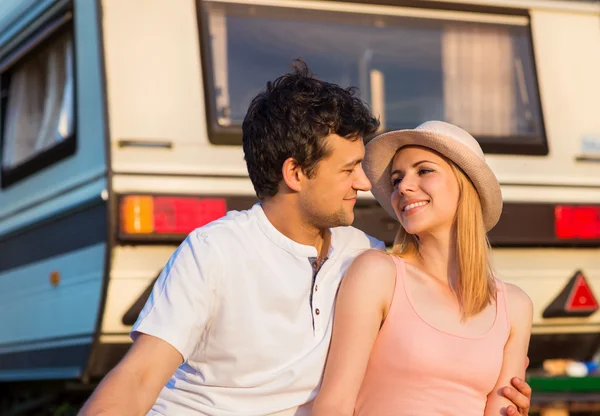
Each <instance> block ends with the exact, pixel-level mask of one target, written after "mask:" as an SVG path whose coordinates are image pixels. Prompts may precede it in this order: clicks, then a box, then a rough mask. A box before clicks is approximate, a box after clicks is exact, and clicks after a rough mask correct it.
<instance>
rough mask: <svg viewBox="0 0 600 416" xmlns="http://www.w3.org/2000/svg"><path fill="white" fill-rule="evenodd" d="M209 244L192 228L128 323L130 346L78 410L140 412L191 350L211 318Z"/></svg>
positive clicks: (213, 286) (214, 260)
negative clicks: (130, 328) (141, 305)
mask: <svg viewBox="0 0 600 416" xmlns="http://www.w3.org/2000/svg"><path fill="white" fill-rule="evenodd" d="M220 261H221V258H220V257H219V256H218V252H217V250H216V248H215V247H214V244H211V243H210V242H209V238H208V235H206V233H203V232H192V233H191V234H190V235H189V236H188V237H187V238H186V239H185V241H184V242H183V243H182V244H181V245H180V246H179V248H178V249H177V250H176V251H175V253H174V254H173V255H172V256H171V258H170V259H169V261H168V262H167V264H166V266H165V268H164V269H163V271H162V273H161V274H160V276H159V277H158V279H157V281H156V283H155V284H154V288H153V289H152V294H151V296H150V298H149V299H148V301H147V302H146V305H145V306H144V309H142V311H141V313H140V316H139V317H138V320H137V321H136V323H135V325H134V326H133V328H132V336H133V339H134V343H133V346H132V347H131V348H130V350H129V352H128V353H127V354H126V355H125V357H123V359H122V360H121V362H120V363H119V364H118V365H117V366H116V367H115V368H114V369H113V370H112V371H111V372H110V373H109V374H107V375H106V377H105V378H104V380H103V381H102V382H101V383H100V385H99V386H98V387H97V389H96V391H95V392H94V394H93V395H92V397H91V398H90V399H89V401H88V403H87V404H86V405H85V407H84V408H83V409H82V410H81V415H84V416H87V415H94V416H96V415H111V416H112V415H128V416H129V415H142V414H146V413H147V412H148V410H150V409H151V408H152V405H153V404H154V402H155V401H156V398H157V397H158V394H159V393H160V390H161V389H162V387H163V386H164V385H165V384H166V383H167V381H168V380H169V378H170V377H171V376H172V375H173V373H174V372H175V370H176V369H177V367H179V366H180V365H181V363H183V362H184V361H185V360H186V359H187V358H188V357H189V356H190V355H191V354H193V352H194V348H195V346H196V344H197V343H198V339H200V337H201V336H202V334H203V332H204V328H205V326H206V322H207V321H208V319H209V318H210V316H211V314H212V310H213V305H214V298H215V296H216V292H217V285H218V283H217V281H218V280H219V276H220V268H219V266H220Z"/></svg>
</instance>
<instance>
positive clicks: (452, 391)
mask: <svg viewBox="0 0 600 416" xmlns="http://www.w3.org/2000/svg"><path fill="white" fill-rule="evenodd" d="M391 257H392V258H393V259H394V262H395V263H396V286H395V289H394V296H393V299H392V304H391V305H390V310H389V311H388V315H387V317H386V319H385V322H384V324H383V326H382V328H381V330H380V331H379V334H378V336H377V339H376V341H375V344H374V346H373V350H372V352H371V357H370V359H369V364H368V366H367V370H366V373H365V377H364V379H363V383H362V386H361V389H360V392H359V394H358V398H357V402H356V407H355V413H354V414H355V415H356V416H392V415H393V416H404V415H411V416H412V415H436V416H438V415H448V416H456V415H466V416H468V415H473V416H481V415H483V412H484V409H485V404H486V400H487V395H488V393H489V392H490V391H491V390H492V389H493V387H494V385H495V384H496V381H497V380H498V376H499V375H500V369H501V367H502V356H503V350H504V345H505V344H506V341H507V340H508V335H509V332H510V326H509V322H510V321H509V320H508V313H507V308H506V297H505V286H504V283H502V282H501V281H500V280H496V285H497V288H498V292H497V299H496V319H495V321H494V324H493V325H492V327H491V328H490V329H489V330H488V331H487V332H486V333H485V334H483V335H480V336H474V337H465V336H458V335H452V334H450V333H447V332H445V331H443V330H441V329H438V328H435V327H434V326H432V325H430V324H428V323H427V322H425V321H424V320H423V319H422V318H421V317H420V316H419V315H418V313H417V312H416V310H415V309H414V308H413V306H412V305H411V301H410V298H409V296H408V293H407V291H406V289H405V284H404V276H405V275H406V263H405V262H404V260H402V259H401V258H399V257H397V256H391Z"/></svg>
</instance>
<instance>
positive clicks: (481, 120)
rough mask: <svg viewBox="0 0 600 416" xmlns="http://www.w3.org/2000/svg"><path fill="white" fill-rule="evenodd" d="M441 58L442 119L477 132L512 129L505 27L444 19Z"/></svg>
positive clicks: (510, 132)
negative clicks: (445, 22) (445, 21)
mask: <svg viewBox="0 0 600 416" xmlns="http://www.w3.org/2000/svg"><path fill="white" fill-rule="evenodd" d="M442 59H443V67H444V104H445V118H446V120H447V121H449V122H451V123H453V124H456V125H458V126H460V127H462V128H464V129H465V130H467V131H469V132H470V133H471V134H473V135H476V136H477V135H479V136H492V137H493V136H498V137H502V136H509V135H513V134H514V133H516V131H515V130H516V129H515V128H514V127H515V126H514V123H515V111H516V108H515V107H516V106H515V80H514V72H513V50H512V38H511V36H510V33H509V31H508V30H507V29H506V28H504V27H497V26H490V27H485V26H477V27H467V26H462V25H453V24H449V25H448V26H446V27H445V31H444V35H443V39H442Z"/></svg>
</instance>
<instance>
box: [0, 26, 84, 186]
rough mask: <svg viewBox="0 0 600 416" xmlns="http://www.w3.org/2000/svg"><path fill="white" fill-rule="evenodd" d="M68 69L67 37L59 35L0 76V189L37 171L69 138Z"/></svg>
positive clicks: (69, 37) (71, 101)
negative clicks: (42, 159) (42, 158)
mask: <svg viewBox="0 0 600 416" xmlns="http://www.w3.org/2000/svg"><path fill="white" fill-rule="evenodd" d="M73 67H74V65H73V40H72V34H71V32H66V33H65V32H63V33H62V34H60V35H57V36H56V37H54V38H53V39H52V40H49V41H48V42H46V43H44V44H43V45H42V46H40V47H39V48H36V49H35V50H33V51H31V52H30V53H27V54H26V55H25V56H24V58H23V59H21V60H19V61H18V62H17V63H15V64H14V65H13V66H11V67H10V68H8V69H7V70H6V71H4V72H3V73H2V74H0V77H1V81H2V100H1V106H2V131H1V134H2V176H3V181H2V182H3V185H6V184H7V182H6V181H7V180H8V179H10V177H11V176H13V175H12V174H14V173H17V174H18V176H19V177H23V176H27V175H28V174H31V173H33V172H34V171H37V170H39V169H40V168H41V167H43V166H40V165H39V164H38V166H37V168H36V166H35V163H33V162H35V161H36V160H38V161H39V157H40V156H42V155H44V154H45V153H48V152H49V151H51V150H52V149H53V148H56V147H59V146H60V145H61V144H63V143H65V141H67V140H68V139H73V138H74V86H73V83H74V75H73ZM58 159H59V158H58V157H57V158H52V159H51V160H47V161H46V162H45V163H44V165H48V164H51V163H53V162H55V161H56V160H58ZM26 167H29V169H23V168H26ZM15 179H20V178H14V177H13V178H12V180H10V181H9V182H14V181H15Z"/></svg>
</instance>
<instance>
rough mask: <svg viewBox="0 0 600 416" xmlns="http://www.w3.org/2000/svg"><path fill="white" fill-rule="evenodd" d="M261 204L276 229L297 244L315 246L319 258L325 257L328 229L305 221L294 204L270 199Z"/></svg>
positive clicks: (328, 244) (328, 237)
mask: <svg viewBox="0 0 600 416" xmlns="http://www.w3.org/2000/svg"><path fill="white" fill-rule="evenodd" d="M261 206H262V209H263V211H264V213H265V215H266V216H267V219H268V220H269V222H270V223H271V224H272V225H273V226H274V227H275V228H276V229H277V231H279V232H280V233H281V234H283V235H285V236H286V237H288V238H289V239H291V240H294V241H295V242H297V243H299V244H303V245H307V246H313V247H315V248H316V249H317V252H318V253H319V260H322V259H324V258H325V257H327V253H328V252H329V246H330V244H331V233H330V231H329V229H319V228H317V227H315V226H313V225H312V224H309V223H307V221H306V220H305V219H304V218H302V216H301V214H300V212H299V211H298V210H297V209H296V208H295V207H294V206H290V204H286V203H283V201H277V200H273V199H270V200H268V201H262V202H261Z"/></svg>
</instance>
